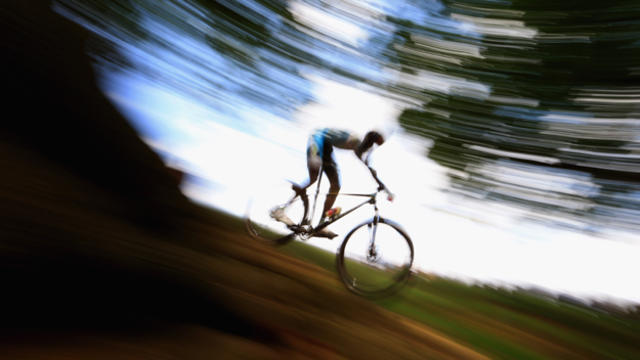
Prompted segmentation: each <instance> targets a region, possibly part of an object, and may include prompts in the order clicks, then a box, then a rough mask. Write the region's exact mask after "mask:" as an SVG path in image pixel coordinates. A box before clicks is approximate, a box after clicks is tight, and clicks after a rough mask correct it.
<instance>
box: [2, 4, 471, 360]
mask: <svg viewBox="0 0 640 360" xmlns="http://www.w3.org/2000/svg"><path fill="white" fill-rule="evenodd" d="M2 7H3V8H2V11H0V20H2V21H1V22H0V26H1V27H0V34H1V35H0V41H2V43H3V46H2V53H0V56H1V57H2V58H3V61H5V64H4V66H3V68H2V78H3V80H4V84H5V89H8V90H9V94H8V95H7V96H6V97H5V99H4V100H6V107H5V109H4V110H5V111H6V112H5V113H6V114H14V115H12V117H8V116H6V117H5V120H4V121H3V125H2V127H1V128H0V169H2V170H0V176H1V178H2V181H1V182H0V284H2V285H1V286H2V289H3V290H2V295H1V296H0V298H1V300H0V318H1V319H2V321H1V322H0V354H2V355H1V357H2V358H10V359H87V358H91V359H113V358H123V359H128V358H130V359H199V358H207V359H209V358H216V359H217V358H222V359H224V358H230V359H236V358H251V359H254V358H260V359H280V358H293V359H296V358H300V359H308V358H311V359H334V358H335V359H339V358H363V359H365V358H366V359H425V358H429V359H440V358H442V359H463V358H482V357H483V356H482V355H480V354H478V353H475V352H474V351H472V350H470V349H468V348H466V347H465V346H464V345H462V344H457V343H455V342H453V341H451V340H450V339H447V338H446V337H444V336H443V335H441V334H438V333H436V332H435V331H433V330H431V329H429V328H427V327H425V326H423V325H420V324H417V323H414V322H412V321H411V320H408V319H405V318H402V317H399V316H398V315H395V314H392V313H390V312H388V311H386V310H383V309H381V308H379V307H377V306H376V305H374V304H372V303H370V302H368V301H366V300H364V299H361V298H359V297H357V296H355V295H352V294H350V293H348V292H347V291H346V290H345V289H344V288H343V287H342V286H341V284H340V283H339V282H338V281H337V279H336V278H335V276H334V275H333V274H331V273H328V272H326V271H324V270H322V269H320V268H318V267H316V266H313V265H310V264H308V263H305V262H302V261H300V260H296V259H294V258H291V257H289V256H286V255H284V254H282V253H279V252H278V251H276V250H275V249H272V248H270V247H267V246H265V245H263V244H259V243H256V242H254V241H252V240H251V239H250V238H248V237H247V236H245V235H244V234H242V233H238V232H237V230H235V228H234V227H233V226H231V225H230V224H229V223H228V219H226V218H224V217H212V214H211V213H209V212H207V211H204V210H203V209H200V208H198V207H196V206H195V205H193V204H191V203H189V202H188V201H187V200H186V199H185V198H184V197H183V196H182V195H181V194H180V192H179V190H178V187H177V181H176V178H175V177H174V176H172V174H171V173H170V172H168V171H167V169H166V168H164V166H163V165H162V162H161V161H160V159H159V158H158V157H157V156H156V155H155V154H154V153H153V152H152V151H151V150H150V149H149V148H148V147H146V146H145V144H144V143H142V142H141V141H140V140H139V138H138V137H137V135H136V133H135V132H134V131H133V129H132V128H131V127H130V126H129V124H128V123H127V121H126V120H125V119H124V118H123V117H122V116H121V115H120V114H119V113H117V112H116V110H115V109H114V108H113V106H112V105H111V104H110V103H109V102H108V101H107V100H106V99H105V98H104V96H103V95H102V94H101V92H100V91H99V90H98V88H97V87H96V85H95V79H94V76H93V73H92V71H91V67H90V60H89V58H88V57H87V56H86V55H85V41H86V38H87V37H88V34H86V33H84V32H83V31H82V30H81V29H80V28H78V27H77V26H75V25H74V24H72V23H70V22H67V21H65V20H63V19H61V18H59V17H58V16H56V15H55V14H53V13H52V12H51V11H50V10H49V8H48V4H47V2H46V1H24V0H7V1H5V2H3V5H2Z"/></svg>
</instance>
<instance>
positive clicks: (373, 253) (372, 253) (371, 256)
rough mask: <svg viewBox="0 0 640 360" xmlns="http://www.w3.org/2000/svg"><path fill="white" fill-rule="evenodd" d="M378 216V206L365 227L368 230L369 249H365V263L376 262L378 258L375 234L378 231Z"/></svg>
mask: <svg viewBox="0 0 640 360" xmlns="http://www.w3.org/2000/svg"><path fill="white" fill-rule="evenodd" d="M374 206H375V205H374ZM379 221H380V215H379V214H378V206H375V215H374V216H373V221H372V222H371V223H369V224H368V225H367V227H368V229H369V247H368V248H367V261H369V262H376V261H378V259H379V258H380V256H379V255H380V254H379V253H378V248H377V246H376V233H377V230H378V222H379Z"/></svg>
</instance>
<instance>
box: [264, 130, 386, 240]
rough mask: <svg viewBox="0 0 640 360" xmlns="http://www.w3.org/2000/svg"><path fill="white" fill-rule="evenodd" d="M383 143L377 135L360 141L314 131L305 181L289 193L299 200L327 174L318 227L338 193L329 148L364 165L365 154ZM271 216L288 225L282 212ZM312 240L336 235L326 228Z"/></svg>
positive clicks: (347, 134) (336, 132)
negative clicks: (346, 153)
mask: <svg viewBox="0 0 640 360" xmlns="http://www.w3.org/2000/svg"><path fill="white" fill-rule="evenodd" d="M383 143H384V137H383V136H382V134H380V133H379V132H378V131H374V130H372V131H369V132H367V134H366V135H365V136H364V137H363V138H362V140H361V139H360V138H359V137H358V136H356V135H354V134H353V133H351V132H348V131H345V130H340V129H333V128H323V129H318V130H315V131H314V132H313V133H312V134H311V135H310V136H309V141H308V143H307V169H308V170H309V178H308V179H307V180H306V181H305V182H304V183H303V184H300V185H297V184H293V185H292V188H293V190H294V191H295V192H296V193H297V194H298V195H300V196H306V189H307V188H308V187H309V186H311V185H313V184H314V183H315V182H316V180H317V179H318V175H322V174H320V170H321V169H322V172H323V173H325V174H327V177H328V178H329V183H330V186H329V194H328V195H327V197H326V199H325V202H324V207H323V211H322V216H321V218H320V222H319V223H318V225H320V224H322V223H324V222H325V221H326V218H327V217H329V216H330V215H329V210H331V207H332V206H333V203H334V202H335V201H336V197H337V195H338V192H339V191H340V176H339V172H338V165H337V164H336V162H335V159H334V156H333V148H334V147H335V148H338V149H347V150H353V151H354V153H355V154H356V156H357V157H358V159H360V160H361V161H362V162H363V163H365V164H366V162H367V159H368V157H369V152H370V150H372V148H373V144H377V145H382V144H383ZM272 216H273V217H274V218H275V219H276V220H278V221H282V222H284V223H287V225H292V223H290V222H291V221H290V220H289V219H287V218H286V215H284V209H282V210H281V211H278V212H276V213H274V214H272ZM315 235H316V236H319V237H327V238H330V239H332V238H334V237H336V236H337V234H336V233H334V232H332V231H330V230H328V229H327V228H326V227H325V228H323V229H322V230H320V231H318V232H317V233H316V234H315Z"/></svg>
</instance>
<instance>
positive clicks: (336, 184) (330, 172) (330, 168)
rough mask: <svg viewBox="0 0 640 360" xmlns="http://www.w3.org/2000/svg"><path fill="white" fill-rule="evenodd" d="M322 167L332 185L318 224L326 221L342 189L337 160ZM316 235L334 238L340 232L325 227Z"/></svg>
mask: <svg viewBox="0 0 640 360" xmlns="http://www.w3.org/2000/svg"><path fill="white" fill-rule="evenodd" d="M322 169H323V172H324V173H325V174H327V177H328V178H329V182H330V183H331V185H330V186H329V194H327V198H326V199H325V201H324V209H323V211H322V217H321V218H320V222H319V223H318V225H320V224H322V223H324V222H325V220H326V219H325V215H326V213H327V210H329V209H331V206H333V203H334V202H335V201H336V197H337V195H338V191H340V177H339V175H338V168H337V166H336V164H335V162H325V163H324V165H323V168H322ZM316 236H320V237H327V238H330V239H333V238H334V237H336V236H338V234H336V233H334V232H333V231H331V230H329V229H327V228H326V227H324V228H322V229H320V230H318V231H317V232H316Z"/></svg>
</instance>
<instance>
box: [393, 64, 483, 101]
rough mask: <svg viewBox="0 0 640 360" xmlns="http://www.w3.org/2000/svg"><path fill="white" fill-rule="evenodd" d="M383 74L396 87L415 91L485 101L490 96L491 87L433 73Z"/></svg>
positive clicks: (401, 72)
mask: <svg viewBox="0 0 640 360" xmlns="http://www.w3.org/2000/svg"><path fill="white" fill-rule="evenodd" d="M385 72H386V73H387V76H388V77H389V79H391V81H393V82H395V84H397V85H398V86H402V87H406V88H409V89H414V90H416V91H423V90H430V91H436V92H440V93H443V94H447V95H459V96H464V97H470V98H475V99H481V100H483V99H487V98H488V97H489V95H490V94H491V87H489V86H488V85H485V84H483V83H479V82H475V81H470V80H467V79H464V78H459V77H454V76H448V75H443V74H441V73H437V72H433V71H427V70H418V71H417V73H416V74H409V73H406V72H403V71H398V70H396V69H392V68H386V69H385Z"/></svg>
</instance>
